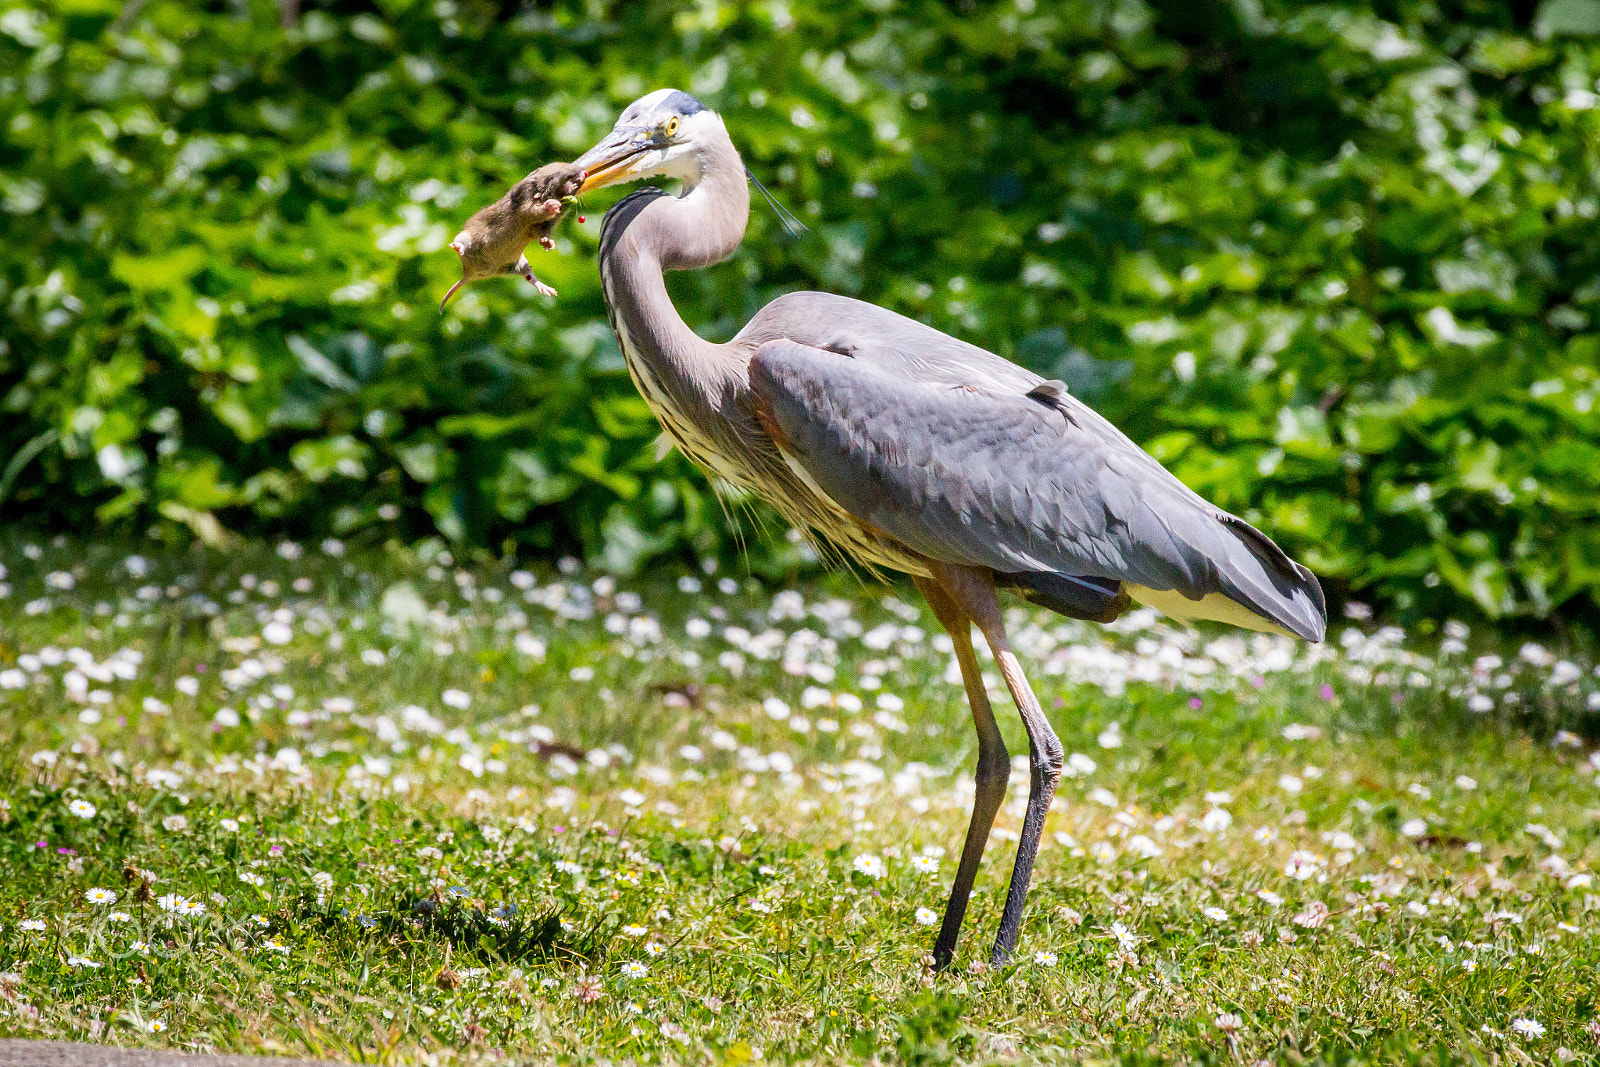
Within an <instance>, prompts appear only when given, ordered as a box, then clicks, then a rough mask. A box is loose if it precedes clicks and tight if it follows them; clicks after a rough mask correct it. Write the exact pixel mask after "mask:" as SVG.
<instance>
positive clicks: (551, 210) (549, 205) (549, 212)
mask: <svg viewBox="0 0 1600 1067" xmlns="http://www.w3.org/2000/svg"><path fill="white" fill-rule="evenodd" d="M559 214H561V201H559V200H546V201H545V202H544V203H542V204H539V205H538V206H537V207H535V208H534V209H533V216H534V220H535V221H537V222H546V221H548V220H550V219H553V218H555V217H556V216H557V215H559Z"/></svg>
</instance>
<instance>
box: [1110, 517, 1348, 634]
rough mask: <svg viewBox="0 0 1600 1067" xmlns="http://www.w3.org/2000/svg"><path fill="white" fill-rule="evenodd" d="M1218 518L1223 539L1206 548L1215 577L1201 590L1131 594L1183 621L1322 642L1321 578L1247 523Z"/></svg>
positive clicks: (1131, 590) (1134, 589)
mask: <svg viewBox="0 0 1600 1067" xmlns="http://www.w3.org/2000/svg"><path fill="white" fill-rule="evenodd" d="M1214 518H1215V520H1216V525H1215V526H1214V527H1213V530H1214V531H1215V533H1216V534H1217V536H1216V537H1215V538H1213V539H1210V541H1211V543H1210V544H1208V545H1207V546H1206V548H1207V549H1209V551H1206V552H1205V566H1206V570H1207V571H1209V573H1208V574H1207V575H1206V576H1205V580H1204V581H1203V582H1202V583H1200V585H1201V588H1198V589H1195V590H1193V591H1192V592H1185V591H1183V590H1179V589H1149V588H1145V587H1142V586H1137V585H1131V584H1130V585H1128V586H1127V591H1128V594H1129V595H1130V596H1132V597H1133V599H1134V600H1137V601H1138V602H1139V603H1141V604H1147V605H1149V606H1150V607H1153V608H1156V609H1158V610H1160V611H1161V612H1163V613H1165V614H1167V615H1170V616H1172V617H1174V618H1177V619H1184V620H1187V619H1211V620H1214V621H1216V622H1225V623H1230V624H1231V625H1234V626H1242V627H1244V628H1245V629H1249V630H1260V631H1265V632H1268V633H1280V634H1283V635H1285V636H1287V637H1299V638H1302V639H1304V640H1306V641H1321V640H1322V638H1323V635H1324V633H1325V632H1326V631H1327V627H1328V609H1327V604H1326V603H1325V602H1324V600H1323V596H1322V586H1321V585H1320V584H1318V582H1317V578H1316V575H1314V574H1312V573H1311V572H1310V571H1308V570H1306V569H1305V568H1304V567H1302V566H1301V565H1300V564H1298V563H1296V562H1295V561H1294V560H1292V559H1290V558H1289V556H1288V555H1287V554H1286V553H1285V552H1284V551H1283V549H1281V548H1279V547H1278V546H1277V545H1275V544H1273V543H1272V540H1271V539H1270V538H1269V537H1267V535H1266V534H1264V533H1262V532H1261V531H1260V530H1257V529H1256V528H1255V527H1254V526H1251V525H1250V524H1249V523H1247V522H1245V521H1244V520H1243V519H1240V518H1238V517H1236V516H1233V515H1229V514H1227V513H1226V512H1217V513H1215V515H1214ZM1194 594H1199V595H1198V596H1195V595H1194Z"/></svg>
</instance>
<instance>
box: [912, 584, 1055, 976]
mask: <svg viewBox="0 0 1600 1067" xmlns="http://www.w3.org/2000/svg"><path fill="white" fill-rule="evenodd" d="M936 573H937V572H936ZM937 577H938V578H939V582H940V585H942V586H943V587H944V589H945V591H946V592H947V593H948V594H949V595H950V597H951V599H952V600H954V601H955V602H956V604H957V605H958V606H959V607H960V608H961V610H962V611H964V612H965V613H966V614H967V615H968V616H969V617H970V618H971V619H972V621H973V622H974V623H976V624H977V626H978V629H979V630H980V631H982V633H983V637H984V640H986V641H988V642H989V648H990V650H991V651H993V652H994V658H995V662H997V663H998V664H999V665H1000V673H1001V674H1003V675H1004V676H1005V680H1006V687H1007V688H1009V689H1010V690H1011V698H1012V699H1013V700H1015V701H1016V703H1017V711H1018V712H1019V713H1021V715H1022V725H1023V726H1024V727H1025V728H1026V729H1027V731H1028V752H1029V756H1030V757H1031V758H1030V764H1031V766H1030V774H1029V780H1028V809H1027V814H1026V815H1024V816H1023V819H1022V836H1021V839H1020V840H1019V841H1018V843H1017V862H1016V866H1015V867H1013V868H1012V869H1011V887H1010V888H1009V889H1007V890H1006V906H1005V910H1004V911H1002V912H1001V913H1000V931H999V933H998V934H996V935H995V939H994V951H993V952H991V953H990V956H989V962H990V963H991V964H992V965H993V966H996V967H998V966H1000V965H1002V964H1004V963H1005V962H1006V960H1008V959H1009V958H1010V957H1011V951H1012V949H1014V948H1015V947H1016V945H1017V931H1018V930H1019V929H1021V927H1022V902H1023V900H1024V899H1025V898H1026V897H1027V895H1028V882H1029V881H1030V880H1031V879H1032V878H1033V860H1034V857H1035V856H1036V855H1037V854H1038V851H1039V836H1040V835H1041V834H1042V833H1043V832H1044V817H1045V814H1046V813H1047V812H1048V811H1049V810H1050V801H1051V800H1053V799H1054V798H1055V795H1056V786H1057V784H1059V783H1060V781H1061V765H1062V762H1063V759H1062V755H1063V754H1062V749H1061V739H1060V738H1058V737H1056V732H1055V731H1054V730H1052V729H1051V728H1050V721H1049V720H1048V719H1046V718H1045V715H1044V709H1043V708H1041V707H1040V706H1039V700H1038V698H1037V697H1035V696H1034V695H1033V688H1032V687H1031V686H1029V685H1028V679H1027V678H1026V677H1025V676H1024V675H1023V673H1022V664H1020V663H1018V662H1017V657H1016V653H1014V652H1012V650H1011V643H1010V642H1009V641H1008V640H1006V628H1005V621H1004V619H1003V618H1002V616H1001V613H1000V600H999V598H998V597H997V596H996V595H995V589H994V582H993V579H992V578H990V576H989V575H988V574H987V573H985V572H978V571H973V570H967V569H961V570H956V569H954V568H950V569H948V570H947V571H945V572H943V573H937Z"/></svg>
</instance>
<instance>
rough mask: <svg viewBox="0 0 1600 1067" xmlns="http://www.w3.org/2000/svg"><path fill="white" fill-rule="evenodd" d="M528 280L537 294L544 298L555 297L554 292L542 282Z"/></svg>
mask: <svg viewBox="0 0 1600 1067" xmlns="http://www.w3.org/2000/svg"><path fill="white" fill-rule="evenodd" d="M528 280H529V281H530V282H532V283H533V287H534V288H535V289H537V290H539V292H541V293H543V294H544V295H545V296H555V295H556V291H555V290H554V289H553V288H551V287H550V286H548V285H546V284H545V283H544V282H541V281H540V280H539V279H538V278H529V279H528Z"/></svg>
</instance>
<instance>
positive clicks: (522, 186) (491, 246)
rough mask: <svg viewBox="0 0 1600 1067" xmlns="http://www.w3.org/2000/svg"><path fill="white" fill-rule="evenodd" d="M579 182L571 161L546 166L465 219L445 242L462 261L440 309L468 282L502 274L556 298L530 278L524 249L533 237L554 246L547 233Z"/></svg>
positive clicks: (545, 286) (542, 243)
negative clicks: (457, 277)
mask: <svg viewBox="0 0 1600 1067" xmlns="http://www.w3.org/2000/svg"><path fill="white" fill-rule="evenodd" d="M583 178H584V173H583V171H581V170H579V169H578V168H577V167H574V166H573V165H572V164H570V163H548V164H546V165H545V166H542V167H540V168H539V169H538V170H536V171H534V172H533V173H532V174H530V175H528V176H527V177H526V178H524V179H522V180H521V181H520V182H518V183H517V184H515V185H513V186H512V187H511V189H510V191H509V192H507V193H506V195H505V196H502V197H501V198H500V199H499V200H496V201H495V202H494V203H492V204H490V205H489V206H488V207H486V208H484V209H483V210H481V211H479V212H478V213H477V214H475V215H473V216H472V217H471V218H470V219H468V220H467V224H466V225H465V226H463V227H462V228H461V232H460V233H458V234H456V238H455V240H453V241H451V242H450V247H451V248H453V249H455V252H456V255H458V256H460V257H461V280H460V281H459V282H456V283H455V284H454V285H452V286H451V287H450V291H449V292H448V293H446V294H444V299H443V300H441V301H440V302H439V310H440V311H441V312H442V311H444V308H445V305H446V304H448V303H450V298H451V297H453V296H455V294H456V290H458V289H460V288H461V287H462V286H463V285H465V284H466V283H467V282H475V281H477V280H478V279H479V278H495V277H499V276H500V275H503V274H520V275H521V276H522V277H524V278H526V279H527V280H528V282H529V284H531V285H532V286H533V287H534V288H535V289H537V290H539V292H541V293H543V294H544V295H546V296H555V295H556V291H555V290H554V289H552V288H550V287H549V286H548V285H546V284H545V283H544V282H541V281H540V280H539V279H538V278H536V277H534V274H533V268H532V267H531V266H529V265H528V257H527V256H525V255H524V254H523V251H524V249H526V248H527V247H528V245H529V244H530V243H531V242H532V241H533V240H534V239H535V238H537V239H538V241H539V243H540V244H541V245H543V246H544V247H545V248H553V247H554V244H553V243H552V242H551V240H550V231H551V230H552V229H553V228H554V227H555V224H556V220H557V219H558V218H560V217H561V211H562V208H563V207H565V203H564V202H563V201H564V200H565V198H567V197H570V196H572V195H573V194H575V193H576V192H577V191H578V188H579V186H581V185H582V184H583Z"/></svg>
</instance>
